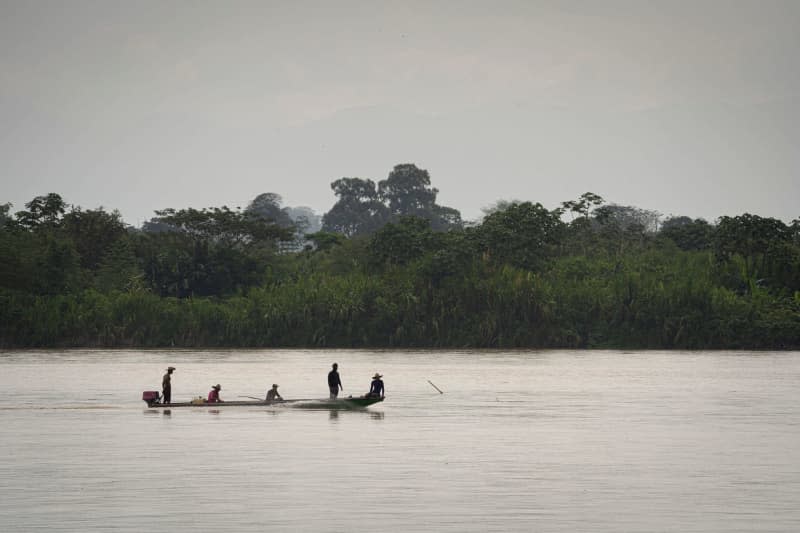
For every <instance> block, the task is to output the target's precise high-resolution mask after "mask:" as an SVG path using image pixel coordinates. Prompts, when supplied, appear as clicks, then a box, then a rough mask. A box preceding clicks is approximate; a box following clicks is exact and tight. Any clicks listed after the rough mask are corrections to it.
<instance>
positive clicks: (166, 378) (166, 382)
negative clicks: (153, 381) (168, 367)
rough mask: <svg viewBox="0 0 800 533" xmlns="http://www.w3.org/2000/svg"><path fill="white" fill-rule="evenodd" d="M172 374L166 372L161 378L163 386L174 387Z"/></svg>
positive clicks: (165, 388) (164, 387)
mask: <svg viewBox="0 0 800 533" xmlns="http://www.w3.org/2000/svg"><path fill="white" fill-rule="evenodd" d="M171 382H172V376H170V375H169V372H167V373H166V374H164V379H162V380H161V388H162V389H164V390H167V389H169V388H171V387H172V383H171Z"/></svg>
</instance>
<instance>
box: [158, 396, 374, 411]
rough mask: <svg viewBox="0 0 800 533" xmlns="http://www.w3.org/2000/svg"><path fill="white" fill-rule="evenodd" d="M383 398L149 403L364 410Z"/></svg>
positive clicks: (172, 406)
mask: <svg viewBox="0 0 800 533" xmlns="http://www.w3.org/2000/svg"><path fill="white" fill-rule="evenodd" d="M382 401H383V398H336V399H334V400H330V399H319V400H315V399H305V400H278V401H273V402H267V401H263V400H249V401H232V402H215V403H208V402H202V403H200V402H197V403H195V402H175V403H148V404H147V406H148V407H149V408H151V409H173V408H178V407H213V408H214V409H217V408H222V407H226V408H227V407H278V406H286V407H300V408H306V409H363V408H365V407H369V406H370V405H373V404H376V403H379V402H382Z"/></svg>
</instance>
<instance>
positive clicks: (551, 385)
mask: <svg viewBox="0 0 800 533" xmlns="http://www.w3.org/2000/svg"><path fill="white" fill-rule="evenodd" d="M334 361H336V362H338V363H339V370H340V373H341V376H342V382H343V385H344V394H345V395H347V394H354V395H355V394H362V393H364V392H366V390H367V389H368V386H369V382H370V377H371V376H372V374H373V373H375V372H376V371H379V372H381V373H382V374H384V382H385V383H386V395H387V399H386V401H385V402H384V403H382V404H377V405H374V406H372V407H370V408H368V409H366V410H355V411H334V410H325V409H318V410H312V409H295V408H289V407H285V406H281V407H273V408H266V407H260V408H259V407H255V408H250V407H245V408H242V407H229V408H219V409H212V408H208V407H198V408H184V409H172V410H171V412H162V411H161V410H157V409H147V407H146V406H145V404H144V403H143V402H142V401H141V400H140V398H141V393H142V391H143V390H148V389H153V390H155V389H159V388H160V382H161V376H162V375H163V373H164V369H165V368H166V366H168V365H172V366H175V367H177V370H176V372H175V373H174V374H173V401H183V400H189V399H191V398H192V397H196V396H199V395H203V396H205V395H206V394H207V393H208V390H209V388H210V387H211V385H213V384H215V383H220V384H221V385H222V391H221V396H222V398H223V399H225V400H235V399H241V398H239V396H248V395H249V396H262V395H263V394H265V391H266V390H267V388H268V387H269V386H270V385H271V384H272V383H273V382H274V383H278V384H280V392H281V393H282V394H283V396H284V397H286V398H309V397H325V396H326V395H327V386H326V374H327V372H328V370H329V369H330V364H331V363H332V362H334ZM429 381H430V382H433V383H434V384H435V385H436V386H437V387H439V388H440V389H441V390H443V391H444V394H439V392H437V391H436V390H435V389H434V387H433V386H432V385H431V384H430V383H429ZM0 387H2V390H3V392H4V394H3V397H2V399H0V450H2V453H0V531H4V532H16V531H70V532H72V531H115V532H137V533H138V532H143V531H170V532H184V531H185V532H189V531H191V532H197V531H225V532H249V531H253V532H255V531H258V532H262V531H268V530H269V531H315V532H316V531H331V532H344V531H359V530H369V529H371V530H379V531H437V532H464V531H481V532H482V531H502V532H507V531H540V532H547V531H565V532H566V531H569V532H576V531H597V532H612V531H613V532H619V531H629V532H633V531H637V532H638V531H641V532H644V531H653V532H656V531H657V532H665V531H676V532H677V531H680V532H695V531H696V532H700V531H703V532H712V531H713V532H723V531H724V532H726V533H728V532H734V531H741V532H754V531H770V532H784V531H785V532H797V531H800V353H798V352H781V353H770V352H759V353H753V352H616V351H590V352H583V351H582V352H572V351H542V352H530V351H515V352H499V351H463V352H454V351H421V352H408V351H402V352H400V351H346V350H340V351H324V352H323V351H300V350H291V351H290V350H266V351H241V350H235V351H50V352H32V351H25V352H0Z"/></svg>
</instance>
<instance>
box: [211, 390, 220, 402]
mask: <svg viewBox="0 0 800 533" xmlns="http://www.w3.org/2000/svg"><path fill="white" fill-rule="evenodd" d="M207 401H208V403H217V402H221V401H222V400H220V399H219V391H218V390H217V389H211V392H209V393H208V400H207Z"/></svg>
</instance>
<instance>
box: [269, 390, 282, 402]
mask: <svg viewBox="0 0 800 533" xmlns="http://www.w3.org/2000/svg"><path fill="white" fill-rule="evenodd" d="M273 400H283V398H281V395H280V394H278V391H276V390H275V389H270V390H269V392H267V401H268V402H271V401H273Z"/></svg>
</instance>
